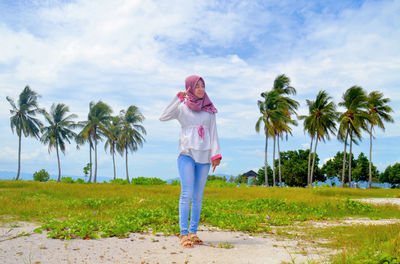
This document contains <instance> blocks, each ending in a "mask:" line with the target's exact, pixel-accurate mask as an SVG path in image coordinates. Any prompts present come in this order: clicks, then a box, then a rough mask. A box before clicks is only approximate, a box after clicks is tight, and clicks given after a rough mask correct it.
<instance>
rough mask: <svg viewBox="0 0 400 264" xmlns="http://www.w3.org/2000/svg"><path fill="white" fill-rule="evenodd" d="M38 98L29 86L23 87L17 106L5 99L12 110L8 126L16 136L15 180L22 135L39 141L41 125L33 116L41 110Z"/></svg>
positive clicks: (19, 163)
mask: <svg viewBox="0 0 400 264" xmlns="http://www.w3.org/2000/svg"><path fill="white" fill-rule="evenodd" d="M38 97H40V96H39V95H38V94H37V93H36V92H34V91H32V90H31V89H30V88H29V86H28V85H27V86H25V88H24V90H23V91H22V92H21V94H20V95H19V99H18V102H17V104H15V102H14V100H13V99H11V98H10V97H8V96H7V97H6V98H7V101H8V102H9V103H10V104H11V107H12V109H11V110H10V113H11V115H12V116H11V117H10V124H11V130H12V132H13V133H14V129H15V131H16V132H17V135H18V172H17V177H16V178H15V180H18V179H19V175H20V173H21V138H22V133H23V134H24V136H25V137H28V136H31V137H34V138H37V139H39V138H40V136H39V132H40V127H41V126H42V123H41V122H40V120H39V119H36V118H35V116H36V114H38V113H41V111H42V110H41V109H40V108H39V106H38V103H37V99H38Z"/></svg>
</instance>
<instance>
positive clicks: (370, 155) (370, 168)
mask: <svg viewBox="0 0 400 264" xmlns="http://www.w3.org/2000/svg"><path fill="white" fill-rule="evenodd" d="M369 188H370V189H371V188H372V125H371V131H370V134H369Z"/></svg>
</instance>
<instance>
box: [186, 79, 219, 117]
mask: <svg viewBox="0 0 400 264" xmlns="http://www.w3.org/2000/svg"><path fill="white" fill-rule="evenodd" d="M200 79H201V80H202V81H203V82H204V80H203V78H201V77H200V76H197V75H191V76H189V77H187V78H186V80H185V87H186V90H187V89H188V88H189V87H190V89H189V91H188V93H187V99H186V101H185V104H186V105H187V106H188V107H189V108H190V109H192V110H193V111H196V112H200V111H201V110H203V111H206V112H209V113H211V114H216V113H217V109H216V108H215V107H214V105H213V103H212V102H211V100H210V98H208V95H207V93H204V96H203V98H198V97H197V96H195V95H194V89H195V88H196V84H197V82H198V81H199V80H200ZM204 84H205V82H204Z"/></svg>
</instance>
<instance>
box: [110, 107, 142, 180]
mask: <svg viewBox="0 0 400 264" xmlns="http://www.w3.org/2000/svg"><path fill="white" fill-rule="evenodd" d="M120 119H121V131H120V137H119V142H118V143H119V144H117V151H118V152H119V153H120V154H121V155H122V154H123V153H124V152H125V163H126V179H127V181H128V182H130V181H129V173H128V152H129V150H130V151H137V150H138V146H143V142H144V141H145V139H144V137H143V135H146V129H144V127H143V126H142V125H140V123H142V122H143V121H144V116H143V115H142V113H141V112H140V111H139V108H138V107H137V106H134V105H131V106H129V107H128V109H127V110H126V111H125V110H121V112H120ZM142 134H143V135H142Z"/></svg>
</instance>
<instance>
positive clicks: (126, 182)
mask: <svg viewBox="0 0 400 264" xmlns="http://www.w3.org/2000/svg"><path fill="white" fill-rule="evenodd" d="M110 183H115V184H128V183H129V182H128V180H124V179H115V180H114V179H113V180H110Z"/></svg>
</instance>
